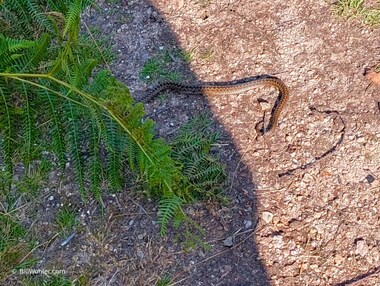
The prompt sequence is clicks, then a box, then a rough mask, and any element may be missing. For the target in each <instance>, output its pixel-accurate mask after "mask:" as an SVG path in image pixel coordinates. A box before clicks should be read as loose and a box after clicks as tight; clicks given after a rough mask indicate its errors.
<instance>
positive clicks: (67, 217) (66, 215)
mask: <svg viewBox="0 0 380 286" xmlns="http://www.w3.org/2000/svg"><path fill="white" fill-rule="evenodd" d="M56 223H57V226H58V229H59V231H60V232H61V233H67V232H69V231H72V230H73V229H74V227H75V226H76V225H77V223H78V221H77V218H76V213H75V210H73V209H72V208H70V207H67V206H66V207H63V208H62V209H61V210H59V211H58V213H57V216H56Z"/></svg>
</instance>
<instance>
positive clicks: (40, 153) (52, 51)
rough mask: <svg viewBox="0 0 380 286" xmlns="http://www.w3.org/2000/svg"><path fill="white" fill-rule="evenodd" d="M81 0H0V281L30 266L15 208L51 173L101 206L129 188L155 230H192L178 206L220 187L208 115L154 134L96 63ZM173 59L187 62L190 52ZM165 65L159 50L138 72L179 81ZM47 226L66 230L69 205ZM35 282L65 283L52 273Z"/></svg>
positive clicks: (100, 60) (70, 225)
mask: <svg viewBox="0 0 380 286" xmlns="http://www.w3.org/2000/svg"><path fill="white" fill-rule="evenodd" d="M91 4H92V1H90V0H83V1H81V0H64V1H51V0H7V1H2V2H1V1H0V22H1V23H0V279H3V278H4V277H7V276H9V275H11V271H12V269H17V268H20V267H25V266H27V265H33V263H34V260H33V259H32V257H31V255H32V254H33V250H34V247H36V245H34V243H25V242H24V241H27V240H32V241H34V240H33V239H31V238H29V237H28V234H27V232H26V231H25V229H24V228H23V227H22V226H21V223H20V221H19V220H18V219H17V217H18V216H17V214H18V211H19V209H20V205H22V204H23V203H27V202H32V201H33V199H34V198H35V197H37V195H38V192H39V190H40V187H41V185H43V184H44V183H47V182H48V172H50V171H52V170H54V171H55V172H58V173H60V174H63V173H64V171H65V169H66V168H67V166H70V168H72V169H73V171H74V175H75V181H76V184H77V187H78V191H79V193H80V194H81V197H82V199H83V202H86V199H87V198H88V197H95V198H96V199H97V200H98V201H99V202H100V203H102V195H103V193H102V192H104V190H105V189H107V191H112V192H120V191H122V190H124V189H125V186H126V185H127V184H128V185H136V186H137V188H134V189H139V190H142V193H143V194H145V195H146V196H148V197H152V198H154V199H156V200H157V201H158V206H159V212H158V221H159V223H160V225H161V234H162V235H165V234H166V232H167V227H168V224H169V222H170V221H171V220H173V222H174V226H176V227H178V226H179V225H180V223H181V222H183V221H185V222H186V223H187V224H188V225H189V226H191V227H194V228H197V226H196V224H195V223H194V222H192V221H191V220H190V219H189V218H188V217H187V216H186V215H185V213H184V211H183V206H184V205H185V204H189V203H191V202H193V201H195V200H200V199H207V198H215V197H220V191H221V190H222V188H223V184H224V180H225V173H224V166H223V165H222V164H221V163H220V162H219V161H218V159H217V158H216V157H215V156H214V155H213V154H212V153H213V152H212V147H213V145H214V144H215V142H216V141H217V140H218V135H217V134H216V133H212V132H211V131H210V125H211V122H210V121H209V120H207V118H206V117H200V118H197V119H195V120H194V121H191V122H190V123H189V124H187V125H185V126H184V127H183V128H181V130H180V132H179V135H178V136H177V137H176V138H174V139H173V140H172V141H171V142H166V141H165V140H163V139H161V138H157V136H156V134H155V132H154V122H153V121H152V120H150V119H147V118H146V116H145V112H144V108H143V105H142V104H141V103H136V102H134V101H133V99H132V97H131V95H130V93H129V90H128V88H127V87H126V86H125V85H124V84H123V83H121V82H119V81H117V80H116V79H115V78H114V77H112V76H111V75H110V74H111V73H110V71H109V70H107V69H104V67H107V66H108V62H109V61H110V60H112V58H113V53H112V51H111V49H110V47H109V46H107V45H106V44H105V43H106V41H105V40H104V39H102V36H101V34H100V33H99V31H98V30H94V29H89V30H88V31H87V33H84V34H82V33H80V32H79V27H80V15H81V12H82V11H83V10H84V9H85V8H86V7H88V6H89V5H91ZM95 38H96V40H95ZM177 56H180V55H179V54H178V55H177ZM182 59H183V60H185V61H189V60H191V54H182ZM171 63H173V60H172V56H171V55H170V53H168V52H163V53H162V54H160V55H158V56H157V57H156V58H154V59H152V60H151V61H148V62H147V63H146V65H145V66H144V68H143V70H142V71H141V75H142V77H143V78H145V79H147V78H149V80H156V79H158V78H164V79H170V80H180V78H181V77H180V74H179V73H176V72H169V71H167V70H168V69H167V68H166V66H167V65H169V64H171ZM104 186H106V187H107V188H104ZM102 205H103V204H102ZM56 224H57V228H58V232H60V233H61V234H63V235H66V234H67V233H69V232H72V231H73V230H74V229H75V227H76V226H77V220H76V213H75V210H74V209H71V208H68V207H64V208H63V209H61V210H60V211H59V212H58V213H57V215H56ZM186 229H187V230H188V228H186ZM25 283H27V282H25ZM30 283H34V282H33V281H30ZM36 283H37V284H38V283H40V284H38V285H66V284H67V283H71V282H70V281H67V280H65V279H63V278H61V277H59V276H57V277H53V278H52V279H50V280H44V282H36ZM26 285H34V284H26ZM67 285H70V284H67ZM75 285H77V284H75Z"/></svg>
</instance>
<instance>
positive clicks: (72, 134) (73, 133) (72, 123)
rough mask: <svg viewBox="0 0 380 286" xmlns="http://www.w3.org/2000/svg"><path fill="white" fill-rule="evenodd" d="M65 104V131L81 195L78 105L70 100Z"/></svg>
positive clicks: (82, 188)
mask: <svg viewBox="0 0 380 286" xmlns="http://www.w3.org/2000/svg"><path fill="white" fill-rule="evenodd" d="M65 105H66V109H65V111H66V114H67V115H66V116H67V121H68V126H67V131H66V132H67V134H68V141H69V150H70V156H71V160H72V162H73V165H74V168H75V179H76V181H77V184H78V186H79V191H80V193H81V195H82V196H83V195H85V188H84V182H85V179H84V174H85V171H84V163H83V157H82V154H81V150H82V146H81V136H80V134H81V133H82V130H81V126H82V124H81V123H80V121H79V116H78V113H79V111H78V107H77V106H74V104H73V103H72V102H71V101H67V102H66V103H65Z"/></svg>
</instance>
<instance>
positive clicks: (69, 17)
mask: <svg viewBox="0 0 380 286" xmlns="http://www.w3.org/2000/svg"><path fill="white" fill-rule="evenodd" d="M82 2H83V1H82V0H74V1H73V2H72V3H71V5H70V6H69V10H68V11H67V14H66V17H65V28H64V29H63V36H66V35H67V34H69V37H70V39H72V40H73V41H77V40H78V35H79V34H78V33H79V29H78V27H79V20H80V13H81V12H82Z"/></svg>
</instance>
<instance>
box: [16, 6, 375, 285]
mask: <svg viewBox="0 0 380 286" xmlns="http://www.w3.org/2000/svg"><path fill="white" fill-rule="evenodd" d="M107 2H115V1H107ZM84 20H85V22H86V23H87V25H88V26H91V27H97V28H98V29H100V30H101V31H102V33H104V34H105V35H107V36H109V35H111V36H112V40H113V42H114V49H115V51H117V54H118V58H117V60H116V61H115V63H113V64H112V66H111V69H112V71H113V72H114V74H115V75H116V76H117V77H118V79H120V80H121V81H123V82H125V83H126V84H127V85H128V86H129V87H130V89H131V92H132V93H133V95H134V97H135V98H136V99H139V98H141V96H142V94H143V93H144V92H145V90H146V88H147V87H148V85H147V84H146V83H145V82H143V81H142V80H141V76H140V70H141V68H142V66H143V64H144V63H145V62H146V61H147V60H148V59H150V58H152V57H154V56H155V55H157V54H159V53H160V52H161V51H163V50H165V51H169V55H170V56H171V57H172V59H173V60H174V64H173V63H172V64H171V65H174V66H175V67H174V69H178V70H179V71H180V72H181V73H182V74H183V75H184V78H183V80H184V81H189V82H192V81H194V80H200V81H220V80H223V81H228V80H234V79H239V78H244V77H250V76H253V75H257V74H272V75H277V76H278V77H280V78H281V79H282V80H284V82H285V83H286V84H287V85H288V86H289V88H290V92H291V95H290V100H289V102H288V104H287V106H286V107H285V109H284V112H283V113H282V115H281V118H280V125H279V128H277V129H276V130H275V131H274V132H272V133H270V134H268V135H266V136H264V137H259V138H257V139H256V134H255V128H254V126H255V124H256V123H257V122H258V121H259V120H260V118H261V116H262V113H263V111H262V107H263V105H262V104H259V103H258V102H257V98H259V97H262V98H265V99H268V100H269V101H270V102H273V98H274V97H275V96H276V94H275V93H273V92H272V91H268V90H266V89H257V90H254V91H253V94H249V95H241V96H236V97H219V98H207V99H206V100H204V98H202V97H197V96H194V97H183V96H180V95H172V96H170V97H169V99H167V100H163V101H160V100H157V101H155V102H153V103H151V104H150V105H149V106H147V111H148V113H149V115H150V116H151V117H152V118H154V119H155V120H157V122H158V126H157V130H158V132H159V133H160V134H161V135H162V136H168V134H172V133H174V132H175V131H176V130H177V128H178V127H179V126H180V125H181V124H182V123H183V122H186V121H187V120H188V119H189V118H191V117H192V116H194V114H198V113H200V112H201V111H207V112H208V114H210V116H213V117H214V118H215V128H217V129H219V130H220V131H221V132H222V133H223V140H222V141H223V142H221V144H220V146H218V147H217V148H218V150H219V152H220V153H221V156H222V158H223V160H224V161H225V162H226V163H227V169H228V174H229V177H230V188H229V189H228V190H227V192H226V195H227V196H228V197H229V198H230V200H231V203H230V205H229V206H228V207H221V206H216V205H211V204H199V205H195V206H192V207H189V208H188V209H187V210H186V211H187V212H188V213H189V215H190V216H191V217H192V218H193V219H194V220H195V221H197V222H198V223H199V224H200V225H201V226H202V227H203V228H204V229H205V230H206V237H205V241H204V242H206V243H209V245H210V246H211V248H205V249H202V248H197V249H196V250H193V249H192V248H191V247H188V246H186V245H185V246H184V245H183V244H181V242H186V239H185V240H184V239H183V238H178V244H177V243H173V241H176V240H175V239H176V237H175V234H176V231H174V230H171V231H170V233H171V234H170V235H169V237H167V238H164V239H162V238H160V236H159V229H158V225H157V222H156V215H155V212H156V209H155V207H154V204H153V203H149V202H146V200H145V199H143V198H140V197H138V196H137V195H136V197H133V195H131V194H133V192H132V191H126V192H125V193H123V194H116V195H113V196H111V195H110V196H109V197H108V198H105V205H106V209H105V214H104V215H103V216H100V214H101V213H100V210H99V206H98V205H97V204H96V203H95V202H90V203H88V204H87V205H86V206H83V205H82V204H81V203H80V198H79V197H78V196H77V195H73V193H75V190H74V188H75V187H74V186H73V185H72V184H70V182H72V180H70V176H69V175H68V177H67V179H66V181H65V182H63V183H61V184H58V183H57V185H56V188H57V192H58V194H59V196H58V195H54V196H53V197H51V193H47V194H46V196H45V197H44V198H42V200H44V201H43V202H42V203H43V204H44V207H43V208H41V209H40V210H39V211H38V216H39V217H40V220H39V221H38V222H37V223H36V225H34V227H37V229H38V230H39V231H41V229H43V230H44V237H41V240H42V241H48V240H49V239H50V238H51V235H52V234H53V233H54V230H53V229H52V228H51V227H50V224H49V223H48V222H49V220H50V219H51V218H50V217H49V213H51V212H53V213H54V210H56V209H57V208H58V206H59V205H60V204H61V203H62V202H64V201H65V202H71V203H73V204H74V205H76V204H77V209H78V210H79V211H80V213H81V214H82V215H81V228H80V231H79V232H78V234H77V235H76V237H75V238H74V239H73V240H72V241H71V242H70V243H68V245H66V246H64V247H61V246H60V242H61V240H59V239H57V238H56V237H53V239H52V241H50V242H49V244H48V245H46V247H45V248H44V249H43V251H41V252H40V255H41V257H43V259H41V261H40V262H39V263H40V265H39V266H41V267H52V266H54V267H56V268H61V269H68V271H69V274H70V275H71V274H72V275H73V276H75V275H79V274H83V273H86V274H88V275H89V276H90V277H91V285H155V283H156V282H157V281H158V279H159V278H160V277H161V278H162V277H164V276H165V275H166V274H167V275H169V276H170V277H171V278H172V284H170V285H241V286H243V285H356V286H358V285H363V286H364V285H380V269H379V265H380V232H379V229H380V199H379V195H380V128H379V126H380V110H379V104H378V102H380V87H379V86H377V85H376V84H372V85H370V86H369V87H368V85H369V84H370V81H369V80H368V79H366V78H365V77H364V76H363V71H364V70H365V68H366V67H368V66H372V65H373V64H374V63H376V62H377V61H378V60H379V58H378V55H379V50H380V48H379V45H378V41H377V39H379V38H380V29H375V28H370V27H368V26H364V25H362V24H361V23H359V22H355V21H347V20H345V19H342V18H338V17H337V16H334V14H332V12H331V5H330V4H327V3H326V2H325V1H301V0H290V1H286V2H285V1H280V0H273V1H247V0H236V1H229V0H220V1H207V0H204V1H203V0H199V1H195V0H194V1H184V0H176V1H173V0H152V1H151V2H148V1H142V0H136V1H133V0H123V1H120V3H116V4H115V3H113V4H106V3H103V2H101V3H99V8H98V9H96V10H91V11H89V12H88V14H87V15H86V17H85V19H84ZM178 48H181V49H183V50H184V51H191V54H192V58H193V60H191V61H190V63H189V64H186V63H185V62H184V61H181V60H178V57H177V56H176V54H175V51H176V50H178ZM176 63H178V64H176ZM53 177H54V176H53ZM50 189H54V187H53V185H51V186H50ZM182 231H184V230H182ZM180 232H181V231H180ZM177 233H178V231H177ZM49 237H50V238H49ZM229 243H230V244H229ZM227 245H230V246H227ZM184 249H185V250H187V251H184ZM10 285H11V284H10Z"/></svg>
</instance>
